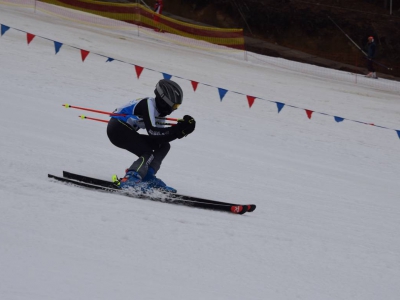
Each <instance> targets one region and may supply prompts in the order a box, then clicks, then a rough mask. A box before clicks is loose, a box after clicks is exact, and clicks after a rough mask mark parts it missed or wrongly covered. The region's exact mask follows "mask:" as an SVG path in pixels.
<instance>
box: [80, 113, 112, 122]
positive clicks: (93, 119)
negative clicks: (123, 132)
mask: <svg viewBox="0 0 400 300" xmlns="http://www.w3.org/2000/svg"><path fill="white" fill-rule="evenodd" d="M79 118H81V119H82V120H83V119H87V120H92V121H98V122H104V123H108V120H102V119H97V118H91V117H86V116H84V115H81V116H79Z"/></svg>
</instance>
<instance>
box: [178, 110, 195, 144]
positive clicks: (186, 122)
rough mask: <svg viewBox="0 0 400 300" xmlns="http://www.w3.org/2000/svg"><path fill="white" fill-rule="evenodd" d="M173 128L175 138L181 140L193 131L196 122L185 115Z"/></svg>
mask: <svg viewBox="0 0 400 300" xmlns="http://www.w3.org/2000/svg"><path fill="white" fill-rule="evenodd" d="M174 128H176V129H175V130H176V131H175V134H176V136H177V138H178V139H181V138H183V137H185V136H187V135H188V134H191V133H192V132H193V131H194V129H195V128H196V121H195V120H194V119H193V118H192V117H191V116H188V115H186V116H184V117H183V119H182V120H179V121H178V124H176V126H175V127H174Z"/></svg>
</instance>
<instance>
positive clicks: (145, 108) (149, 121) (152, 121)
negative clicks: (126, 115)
mask: <svg viewBox="0 0 400 300" xmlns="http://www.w3.org/2000/svg"><path fill="white" fill-rule="evenodd" d="M135 114H136V115H140V116H142V118H143V122H144V125H145V127H146V131H147V133H148V135H149V136H150V137H151V138H152V139H155V140H157V141H158V142H159V143H165V142H171V141H173V140H175V139H176V138H177V134H176V132H177V130H176V129H175V128H174V127H157V125H156V118H155V115H154V106H153V105H152V103H151V101H150V100H148V99H146V100H142V101H140V102H139V103H138V105H137V106H136V108H135Z"/></svg>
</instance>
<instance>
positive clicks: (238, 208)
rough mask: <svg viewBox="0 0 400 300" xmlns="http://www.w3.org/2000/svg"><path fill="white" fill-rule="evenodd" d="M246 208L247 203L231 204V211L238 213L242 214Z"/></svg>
mask: <svg viewBox="0 0 400 300" xmlns="http://www.w3.org/2000/svg"><path fill="white" fill-rule="evenodd" d="M247 210H248V207H247V205H233V206H231V212H233V213H234V214H238V215H243V214H244V213H245V212H246V211H247Z"/></svg>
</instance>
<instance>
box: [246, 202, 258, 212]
mask: <svg viewBox="0 0 400 300" xmlns="http://www.w3.org/2000/svg"><path fill="white" fill-rule="evenodd" d="M256 208H257V206H256V205H255V204H249V205H247V211H248V212H252V211H255V210H256Z"/></svg>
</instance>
